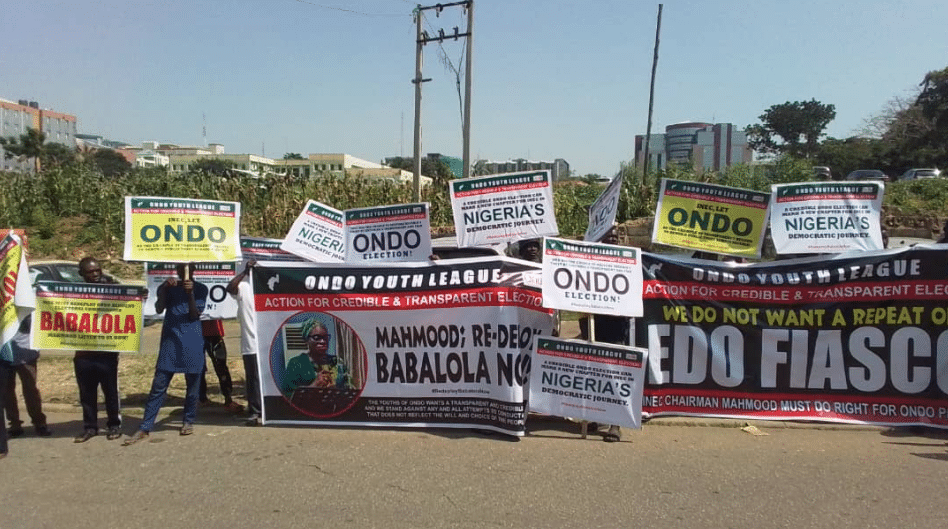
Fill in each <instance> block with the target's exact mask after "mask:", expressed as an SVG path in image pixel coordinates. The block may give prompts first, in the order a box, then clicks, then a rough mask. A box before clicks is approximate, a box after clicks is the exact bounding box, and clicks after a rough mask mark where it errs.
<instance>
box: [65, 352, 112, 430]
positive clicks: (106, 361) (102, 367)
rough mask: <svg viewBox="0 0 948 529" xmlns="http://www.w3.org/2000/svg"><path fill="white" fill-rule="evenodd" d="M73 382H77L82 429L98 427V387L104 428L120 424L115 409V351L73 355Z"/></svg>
mask: <svg viewBox="0 0 948 529" xmlns="http://www.w3.org/2000/svg"><path fill="white" fill-rule="evenodd" d="M72 362H73V366H74V367H75V370H76V383H77V384H78V385H79V404H81V405H82V424H83V426H84V427H85V429H86V430H96V431H98V429H99V418H98V411H99V387H100V386H101V387H102V395H103V396H105V414H106V417H107V419H106V423H105V425H106V426H107V427H108V428H112V427H118V426H121V425H122V416H121V412H120V410H119V408H120V405H119V390H118V353H105V352H103V353H82V354H78V355H76V357H75V358H73V361H72Z"/></svg>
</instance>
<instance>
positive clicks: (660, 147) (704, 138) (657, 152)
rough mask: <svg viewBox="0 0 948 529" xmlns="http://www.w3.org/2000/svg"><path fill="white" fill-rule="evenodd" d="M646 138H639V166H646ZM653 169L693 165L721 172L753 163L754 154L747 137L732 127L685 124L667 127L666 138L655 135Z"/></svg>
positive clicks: (650, 151)
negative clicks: (676, 165)
mask: <svg viewBox="0 0 948 529" xmlns="http://www.w3.org/2000/svg"><path fill="white" fill-rule="evenodd" d="M644 150H645V135H644V134H643V135H637V136H636V137H635V164H636V166H642V165H643V164H644V163H645V156H646V153H645V152H644ZM647 155H648V156H649V167H650V168H652V169H664V168H665V167H667V166H668V164H681V165H690V166H692V167H694V169H695V170H697V171H719V170H721V169H723V168H725V167H729V166H731V165H736V164H742V163H751V161H752V160H753V157H754V151H753V149H751V147H750V145H748V143H747V134H746V133H745V132H744V131H743V130H739V129H737V128H735V127H734V125H732V124H730V123H716V124H711V123H701V122H685V123H677V124H675V125H669V126H667V127H665V134H652V135H651V136H650V137H649V142H648V154H647Z"/></svg>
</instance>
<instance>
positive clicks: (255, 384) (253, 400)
mask: <svg viewBox="0 0 948 529" xmlns="http://www.w3.org/2000/svg"><path fill="white" fill-rule="evenodd" d="M243 357H244V393H245V394H246V396H247V411H248V412H250V415H260V376H259V375H258V374H257V355H243Z"/></svg>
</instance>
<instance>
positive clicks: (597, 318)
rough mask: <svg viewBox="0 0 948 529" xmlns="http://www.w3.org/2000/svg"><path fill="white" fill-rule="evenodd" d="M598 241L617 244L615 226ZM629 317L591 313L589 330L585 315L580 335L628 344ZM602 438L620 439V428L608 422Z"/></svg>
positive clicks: (593, 425)
mask: <svg viewBox="0 0 948 529" xmlns="http://www.w3.org/2000/svg"><path fill="white" fill-rule="evenodd" d="M599 242H601V243H605V244H619V235H618V233H616V226H615V225H613V226H612V228H611V229H610V230H609V231H608V232H606V234H605V235H603V236H602V237H600V238H599ZM629 330H630V325H629V318H627V317H625V316H611V315H608V314H594V315H593V332H592V333H590V332H589V317H588V316H585V317H583V318H580V320H579V332H580V337H582V338H583V339H584V340H589V339H590V337H591V338H594V340H593V341H595V342H602V343H612V344H618V345H629ZM586 427H587V429H590V430H592V431H597V430H598V429H599V424H598V423H594V422H591V423H589V424H588V425H587V426H586ZM602 440H603V441H606V442H607V443H615V442H618V441H621V440H622V430H621V428H619V425H617V424H610V425H609V430H607V431H606V433H605V434H603V436H602Z"/></svg>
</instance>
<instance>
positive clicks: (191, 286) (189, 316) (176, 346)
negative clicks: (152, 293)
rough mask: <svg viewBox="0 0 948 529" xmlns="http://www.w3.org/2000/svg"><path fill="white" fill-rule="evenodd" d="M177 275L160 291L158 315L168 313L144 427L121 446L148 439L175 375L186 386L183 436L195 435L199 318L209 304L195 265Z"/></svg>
mask: <svg viewBox="0 0 948 529" xmlns="http://www.w3.org/2000/svg"><path fill="white" fill-rule="evenodd" d="M177 272H178V277H176V278H175V277H170V278H168V279H167V280H165V282H164V283H162V284H161V285H160V286H159V287H158V299H157V300H156V301H155V312H157V313H158V314H161V313H162V312H165V309H167V310H168V312H167V313H166V314H165V319H164V323H163V325H162V327H161V341H160V343H159V345H158V360H157V362H156V363H155V377H154V379H153V380H152V383H151V391H150V392H149V394H148V402H147V403H146V404H145V414H144V417H143V418H142V423H141V425H140V426H139V427H138V431H137V432H135V434H134V435H132V436H129V437H127V438H126V439H125V441H124V442H123V443H122V444H123V445H126V446H128V445H131V444H134V443H137V442H139V441H141V440H144V439H147V438H148V436H149V434H150V432H151V430H152V428H154V426H155V419H156V418H157V417H158V410H159V409H161V404H162V402H164V399H165V394H166V393H167V391H168V385H169V384H170V383H171V379H172V377H173V376H174V374H175V373H184V379H185V382H186V384H187V393H186V396H185V399H184V419H183V421H182V425H181V435H191V434H192V433H194V420H195V419H196V417H197V404H198V393H199V391H200V389H199V386H200V383H201V372H202V371H204V335H203V333H202V332H201V320H200V318H201V312H202V311H203V310H204V306H205V303H206V302H207V294H208V289H207V286H205V285H204V284H203V283H199V282H197V281H194V280H193V279H191V278H192V277H193V275H194V263H189V264H179V265H178V266H177Z"/></svg>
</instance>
